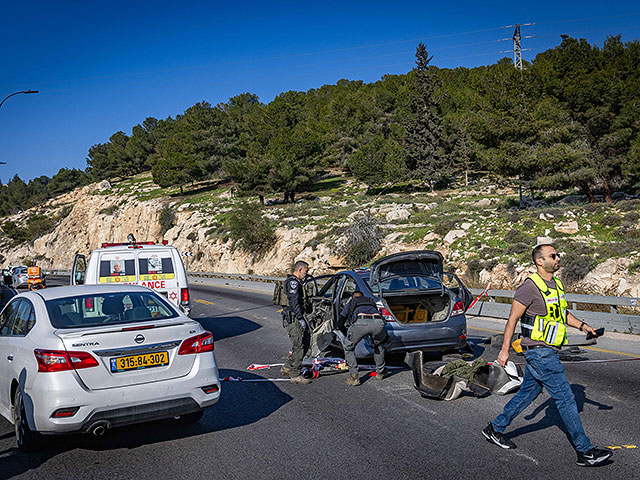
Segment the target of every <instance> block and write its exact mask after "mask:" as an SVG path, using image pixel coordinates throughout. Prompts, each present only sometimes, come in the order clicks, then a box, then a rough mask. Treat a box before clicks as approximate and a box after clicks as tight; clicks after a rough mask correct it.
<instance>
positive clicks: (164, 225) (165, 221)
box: [158, 205, 176, 236]
mask: <svg viewBox="0 0 640 480" xmlns="http://www.w3.org/2000/svg"><path fill="white" fill-rule="evenodd" d="M175 222H176V214H175V213H174V211H173V210H172V209H171V208H170V207H169V205H165V206H164V207H163V208H162V210H161V211H160V216H159V217H158V223H160V235H162V236H164V234H165V233H167V232H168V231H169V229H171V228H172V227H173V226H174V225H175Z"/></svg>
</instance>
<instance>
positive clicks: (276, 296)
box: [271, 275, 313, 311]
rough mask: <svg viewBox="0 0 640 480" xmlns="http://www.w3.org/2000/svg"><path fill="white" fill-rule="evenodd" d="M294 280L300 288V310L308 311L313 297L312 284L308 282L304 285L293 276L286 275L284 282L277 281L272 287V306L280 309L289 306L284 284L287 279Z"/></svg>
mask: <svg viewBox="0 0 640 480" xmlns="http://www.w3.org/2000/svg"><path fill="white" fill-rule="evenodd" d="M291 278H292V279H294V280H296V281H297V282H298V283H299V284H300V287H301V288H302V305H301V307H302V309H303V310H304V311H308V310H309V308H310V306H311V297H312V296H313V282H312V281H309V282H307V283H306V284H305V285H303V284H302V282H301V281H300V280H299V279H298V277H296V276H295V275H287V278H285V279H284V280H278V281H277V282H276V283H275V286H274V287H273V298H272V299H271V301H272V303H273V304H274V305H278V306H281V307H288V306H289V298H288V297H287V294H286V293H285V291H284V283H285V282H286V281H287V280H289V279H291Z"/></svg>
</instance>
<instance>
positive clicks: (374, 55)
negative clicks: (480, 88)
mask: <svg viewBox="0 0 640 480" xmlns="http://www.w3.org/2000/svg"><path fill="white" fill-rule="evenodd" d="M3 4H4V5H3V8H2V24H1V25H0V42H1V45H2V49H0V52H1V53H0V54H1V55H2V62H1V65H2V67H1V69H0V99H1V98H4V97H5V96H6V95H8V94H10V93H13V92H15V91H19V90H26V89H34V90H39V91H40V93H39V94H37V95H17V96H15V97H12V98H10V99H9V100H7V101H6V102H5V104H4V105H3V106H2V108H0V161H5V162H7V165H0V179H1V180H2V181H3V182H6V181H7V180H9V179H10V178H11V177H12V176H13V175H15V174H16V173H17V174H19V175H20V177H22V178H23V179H25V180H29V179H31V178H33V177H37V176H39V175H48V176H51V175H53V174H55V173H56V172H57V171H58V170H59V169H60V168H61V167H68V168H72V167H73V168H83V169H84V168H85V167H86V155H87V151H88V149H89V147H90V146H91V145H93V144H95V143H102V142H106V141H107V140H108V138H109V137H110V136H111V135H112V134H113V133H114V132H116V131H118V130H122V131H124V132H125V133H127V134H130V133H131V128H132V127H133V126H134V125H136V124H138V123H140V122H142V121H143V120H144V119H145V118H146V117H149V116H153V117H156V118H166V117H168V116H175V115H177V114H180V113H182V112H183V111H184V110H185V109H186V108H188V107H189V106H191V105H193V104H194V103H196V102H199V101H202V100H205V101H207V102H209V103H211V104H214V105H215V104H216V103H219V102H225V101H227V100H228V99H229V97H232V96H234V95H237V94H239V93H242V92H251V93H255V94H257V95H258V96H259V97H260V99H261V100H262V101H263V102H265V103H266V102H269V101H270V100H272V99H273V97H274V96H276V95H277V94H279V93H281V92H283V91H287V90H308V89H310V88H315V87H319V86H321V85H324V84H327V83H329V84H331V83H335V82H336V81H338V80H339V79H341V78H348V79H351V80H364V81H365V82H372V81H375V80H378V79H379V78H380V77H381V76H382V75H385V74H389V73H391V74H394V73H406V72H407V71H409V70H410V69H411V68H412V66H413V60H414V57H413V55H414V52H415V46H416V45H417V43H418V42H419V41H422V42H424V43H425V44H426V45H427V49H428V50H429V52H430V53H432V54H433V55H434V59H433V64H434V65H437V66H439V67H450V68H453V67H457V66H464V67H474V66H478V65H487V64H491V63H495V62H496V61H497V60H499V59H500V58H501V57H503V56H505V55H511V54H509V53H500V51H501V50H509V49H511V48H512V43H511V42H510V41H505V42H498V40H499V39H500V38H509V37H511V35H512V34H513V29H512V28H507V29H502V28H500V27H503V26H506V25H512V24H514V23H526V22H536V25H533V26H528V27H523V28H522V32H523V35H526V34H530V35H535V38H531V39H524V40H523V48H530V49H531V50H530V51H525V52H523V57H524V58H525V59H527V60H531V59H533V57H534V56H535V54H537V53H539V52H542V51H544V50H546V49H548V48H551V47H554V46H555V45H557V44H558V43H559V41H560V35H561V34H569V35H572V36H575V37H582V38H586V39H587V40H588V41H589V42H590V43H593V44H598V45H602V42H603V41H604V39H605V38H606V36H607V35H608V34H622V39H623V41H629V40H634V39H638V38H639V37H640V6H639V5H638V4H637V2H632V1H609V2H602V1H590V0H587V1H582V2H558V1H553V2H551V1H546V0H541V1H538V2H527V3H522V4H519V3H513V2H504V1H501V2H493V3H492V2H477V1H475V2H470V1H458V2H426V1H403V0H396V1H395V2H389V1H384V2H378V1H375V0H369V1H362V2H360V1H346V0H343V1H342V2H332V1H324V2H304V1H300V0H299V1H296V2H293V1H291V2H289V1H283V2H278V1H275V2H267V1H261V2H253V1H245V2H221V1H209V2H204V1H190V0H183V1H182V2H175V1H173V2H164V1H153V2H152V1H136V0H129V1H127V2H120V1H116V0H112V1H109V2H90V1H89V2H87V1H86V0H85V1H83V2H79V1H70V0H69V1H66V0H58V1H55V2H54V1H29V0H25V1H23V2H15V0H14V2H13V4H8V2H3Z"/></svg>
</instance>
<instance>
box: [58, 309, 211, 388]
mask: <svg viewBox="0 0 640 480" xmlns="http://www.w3.org/2000/svg"><path fill="white" fill-rule="evenodd" d="M200 330H201V329H200V328H198V325H197V324H196V323H195V322H186V321H182V320H179V319H177V320H176V319H168V320H161V321H157V322H153V321H150V322H136V323H128V324H120V325H117V326H104V327H102V326H100V327H89V328H85V329H82V330H78V329H58V330H56V332H55V333H56V335H57V336H58V337H59V338H60V339H61V340H62V342H63V344H64V346H65V349H66V350H67V351H68V352H87V353H90V354H91V355H92V356H93V357H94V358H95V359H96V360H97V361H98V366H96V367H92V368H83V369H78V370H76V372H77V374H78V376H79V377H80V379H81V380H82V382H83V383H84V384H85V385H86V386H87V388H89V389H90V390H103V389H108V388H115V387H122V386H128V385H138V384H141V383H149V382H155V381H160V380H167V379H171V378H177V377H182V376H185V375H187V374H188V373H189V372H190V371H191V368H192V367H193V364H194V361H195V355H178V349H179V348H180V345H181V344H182V342H183V341H184V340H185V339H187V338H189V337H192V336H194V335H196V334H197V333H199V332H200Z"/></svg>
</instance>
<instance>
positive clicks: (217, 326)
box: [197, 315, 262, 341]
mask: <svg viewBox="0 0 640 480" xmlns="http://www.w3.org/2000/svg"><path fill="white" fill-rule="evenodd" d="M197 321H198V322H200V325H202V326H203V327H204V328H205V329H207V330H209V331H210V332H212V333H213V338H214V340H215V341H219V340H222V339H224V338H231V337H237V336H239V335H244V334H245V333H249V332H253V331H255V330H258V329H259V328H262V325H260V324H259V323H256V322H253V321H251V320H248V319H246V318H244V317H238V316H235V315H232V316H228V317H224V316H217V315H215V316H211V317H200V318H198V319H197Z"/></svg>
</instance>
